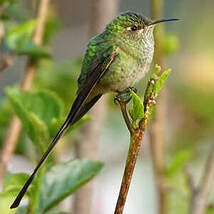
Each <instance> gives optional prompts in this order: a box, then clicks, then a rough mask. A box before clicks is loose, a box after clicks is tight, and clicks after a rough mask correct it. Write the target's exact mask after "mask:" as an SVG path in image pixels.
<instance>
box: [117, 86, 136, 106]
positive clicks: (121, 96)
mask: <svg viewBox="0 0 214 214" xmlns="http://www.w3.org/2000/svg"><path fill="white" fill-rule="evenodd" d="M130 90H132V91H134V92H135V93H137V89H136V88H135V87H128V88H126V89H125V90H123V91H119V90H117V91H116V92H117V93H118V94H117V96H115V98H114V103H117V102H119V103H125V104H127V103H128V102H129V101H130V100H131V99H132V95H131V93H130Z"/></svg>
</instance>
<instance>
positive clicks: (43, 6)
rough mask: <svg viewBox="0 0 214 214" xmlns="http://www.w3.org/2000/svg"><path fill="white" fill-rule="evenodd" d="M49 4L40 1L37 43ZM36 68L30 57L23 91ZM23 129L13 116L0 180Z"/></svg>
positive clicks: (35, 40)
mask: <svg viewBox="0 0 214 214" xmlns="http://www.w3.org/2000/svg"><path fill="white" fill-rule="evenodd" d="M48 5H49V0H41V1H40V4H39V9H38V15H37V20H38V24H37V26H36V29H35V33H34V35H33V40H34V42H35V43H36V44H37V45H40V44H41V42H42V37H43V31H44V26H45V20H46V15H47V12H48ZM35 70H36V62H35V61H33V60H32V59H29V60H28V63H27V67H26V73H25V76H24V78H23V81H22V83H21V88H20V90H21V91H27V90H29V89H30V88H31V86H32V84H33V80H34V76H35ZM21 130H22V124H21V122H20V120H19V119H18V118H17V117H16V116H13V118H12V120H11V122H10V125H9V128H8V131H7V135H6V138H5V140H4V142H3V148H2V154H1V157H0V181H2V180H3V179H4V176H5V173H6V169H7V167H8V163H9V161H10V158H11V156H12V154H13V153H14V151H15V148H16V144H17V142H18V139H19V135H20V133H21Z"/></svg>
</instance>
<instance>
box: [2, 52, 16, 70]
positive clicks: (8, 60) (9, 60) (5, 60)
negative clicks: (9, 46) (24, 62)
mask: <svg viewBox="0 0 214 214" xmlns="http://www.w3.org/2000/svg"><path fill="white" fill-rule="evenodd" d="M14 58H15V56H14V55H4V56H2V57H1V58H0V73H1V72H3V71H4V70H6V69H7V68H8V67H10V66H11V65H12V64H13V62H14Z"/></svg>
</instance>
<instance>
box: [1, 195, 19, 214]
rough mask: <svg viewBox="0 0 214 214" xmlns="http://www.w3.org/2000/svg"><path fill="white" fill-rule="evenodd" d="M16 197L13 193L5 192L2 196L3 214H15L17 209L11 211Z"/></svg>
mask: <svg viewBox="0 0 214 214" xmlns="http://www.w3.org/2000/svg"><path fill="white" fill-rule="evenodd" d="M14 199H15V197H14V194H13V193H10V192H5V193H1V194H0V212H1V214H14V213H15V212H16V209H10V205H11V204H12V203H13V201H14Z"/></svg>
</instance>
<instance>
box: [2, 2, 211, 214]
mask: <svg viewBox="0 0 214 214" xmlns="http://www.w3.org/2000/svg"><path fill="white" fill-rule="evenodd" d="M89 4H90V2H89V1H86V0H79V1H75V0H69V1H65V0H61V1H57V0H53V1H52V2H51V5H50V9H49V11H48V21H47V26H46V31H45V35H44V45H46V46H47V47H48V49H49V51H50V52H51V54H52V58H51V59H49V58H47V59H46V58H44V59H42V60H39V64H38V69H37V73H36V78H35V84H34V86H33V88H34V89H48V90H51V91H52V92H55V93H56V94H57V95H58V96H59V98H60V100H61V102H62V103H63V106H64V108H63V115H65V114H66V113H67V112H68V110H69V108H70V106H71V104H72V102H73V99H74V96H75V93H76V89H77V85H76V80H77V77H78V74H79V72H80V69H81V59H82V56H83V54H84V51H85V50H86V47H87V43H88V31H89V29H88V28H89V25H88V16H89V13H88V7H89ZM115 4H116V3H115ZM36 7H37V2H36V1H28V0H20V1H13V3H12V5H11V6H9V7H8V8H7V11H6V13H5V14H4V16H5V17H3V20H6V21H4V27H5V30H7V29H10V28H11V27H13V26H15V25H17V24H18V23H22V22H24V21H26V20H28V19H31V18H32V17H35V8H36ZM213 8H214V1H208V0H204V1H202V0H188V1H187V0H180V1H176V0H165V1H164V12H163V14H164V17H173V18H174V17H175V18H180V19H181V21H180V22H178V23H169V24H165V25H164V27H165V31H166V35H165V40H166V41H164V42H165V43H164V51H165V53H166V60H165V63H164V64H165V67H166V68H171V69H172V71H173V72H172V73H171V75H170V78H169V80H168V82H167V87H168V92H167V93H168V97H167V112H166V114H165V125H166V127H165V130H164V133H165V139H166V151H167V152H166V157H165V158H166V170H165V178H166V182H167V186H168V188H169V194H168V197H167V201H168V205H167V207H168V213H169V214H180V213H188V206H189V203H190V201H189V197H190V189H189V187H188V185H187V181H186V180H187V179H186V174H185V172H184V168H185V166H186V165H188V166H189V167H190V168H191V171H192V173H193V176H194V179H195V181H196V183H197V184H198V182H199V180H200V178H201V173H202V172H203V169H204V166H205V161H206V160H207V157H208V154H209V151H210V148H211V146H212V145H213V142H214V126H213V124H214V116H213V115H214V60H213V59H214V45H213V35H214V28H213V20H214V13H213ZM118 10H119V11H118V13H119V12H122V11H127V10H131V11H136V12H141V13H143V14H145V15H146V16H148V17H151V16H152V15H151V1H149V0H147V1H146V0H120V1H119V2H118ZM7 16H8V17H7ZM0 24H1V23H0ZM103 28H104V26H103ZM50 37H51V38H50ZM8 53H10V51H9V50H8V47H7V45H6V44H5V43H4V42H3V43H2V44H1V46H0V54H1V55H4V54H8ZM26 60H27V57H26V56H18V57H17V58H16V59H15V62H14V65H13V66H11V67H10V68H8V69H7V70H6V71H4V72H2V73H0V89H1V90H0V105H1V108H0V148H1V143H2V142H3V139H4V138H5V134H6V130H7V127H8V123H9V120H10V118H11V115H12V110H11V106H10V104H9V103H8V101H7V99H6V92H5V88H6V87H10V86H11V87H12V86H14V85H17V84H18V83H19V82H20V81H21V79H22V76H23V74H24V71H25V66H26ZM140 86H141V84H139V86H138V87H140ZM106 115H107V116H106V117H105V120H104V126H103V130H101V139H100V142H99V159H100V160H101V161H103V162H104V163H105V167H104V169H103V170H102V171H101V173H100V174H99V176H98V177H96V179H95V184H94V196H93V204H92V207H91V210H92V211H91V213H93V214H100V213H102V214H110V213H113V210H114V206H115V203H116V199H117V195H118V191H119V185H120V181H121V178H122V173H123V168H124V164H125V159H126V154H127V150H128V144H129V134H128V131H127V129H126V127H125V124H124V121H123V119H122V117H121V113H120V111H119V107H118V106H116V105H114V103H113V97H112V96H110V97H109V98H108V108H107V113H106ZM80 138H81V129H77V130H75V131H74V132H73V133H71V134H70V135H69V136H67V137H66V140H65V141H66V142H64V141H63V143H64V144H65V145H63V146H62V148H61V147H59V150H60V155H59V154H56V153H57V152H56V151H55V155H56V156H57V155H59V156H60V158H59V159H60V160H67V159H72V158H75V157H76V156H75V146H74V145H75V142H76V141H78V139H80ZM149 142H150V136H149V133H146V135H145V138H144V141H143V146H142V150H141V153H140V155H139V159H138V162H137V167H136V170H135V173H134V178H133V182H132V184H131V189H130V192H129V195H128V199H127V204H126V207H125V211H124V214H135V213H136V214H139V213H146V214H157V213H159V211H158V198H157V192H156V188H155V182H154V173H153V167H152V160H151V154H150V146H149ZM88 143H89V144H90V142H88ZM57 148H58V147H57ZM57 148H56V150H57ZM31 151H32V145H31V143H30V140H29V138H27V137H26V133H25V132H22V134H21V136H20V139H19V144H18V146H17V149H16V153H15V155H14V156H13V158H12V160H11V162H10V164H9V171H11V172H23V171H24V172H28V173H29V172H31V169H32V166H33V164H31V163H29V161H28V159H32V156H36V154H35V152H31ZM213 164H214V163H213ZM213 189H214V186H213ZM65 204H66V205H65V206H63V209H65V210H67V211H68V210H70V209H71V208H70V203H69V201H68V202H67V203H65ZM213 206H214V191H212V192H211V197H210V198H209V209H208V211H207V213H209V214H211V213H214V211H213V208H212V207H213ZM0 213H1V211H0Z"/></svg>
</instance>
